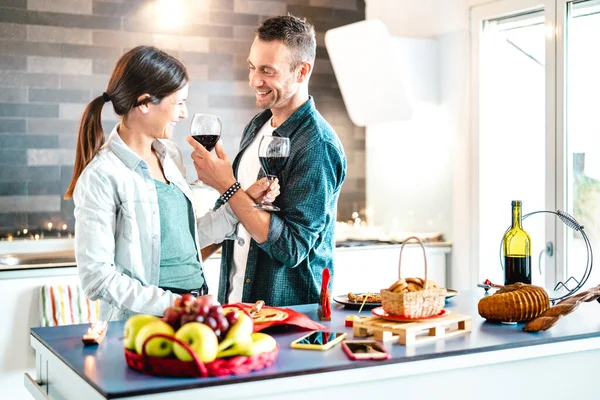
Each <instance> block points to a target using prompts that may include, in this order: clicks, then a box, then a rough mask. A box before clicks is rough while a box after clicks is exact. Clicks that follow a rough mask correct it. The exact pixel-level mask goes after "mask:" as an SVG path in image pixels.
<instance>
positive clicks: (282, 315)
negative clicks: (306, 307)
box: [223, 306, 289, 324]
mask: <svg viewBox="0 0 600 400" xmlns="http://www.w3.org/2000/svg"><path fill="white" fill-rule="evenodd" d="M240 309H241V307H236V306H229V307H223V313H224V314H227V313H228V312H229V311H231V310H240ZM244 310H245V311H247V312H250V307H244ZM288 317H289V314H288V313H287V312H285V311H283V310H280V309H278V308H276V307H266V308H261V309H260V311H259V312H258V313H257V314H256V315H253V316H252V320H253V321H254V323H255V324H265V323H267V322H275V321H285V320H286V319H287V318H288Z"/></svg>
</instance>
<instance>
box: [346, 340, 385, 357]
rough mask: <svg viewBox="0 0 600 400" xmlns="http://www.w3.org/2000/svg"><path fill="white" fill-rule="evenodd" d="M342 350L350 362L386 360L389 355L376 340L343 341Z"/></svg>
mask: <svg viewBox="0 0 600 400" xmlns="http://www.w3.org/2000/svg"><path fill="white" fill-rule="evenodd" d="M342 349H344V352H345V353H346V355H347V356H348V357H349V358H350V359H351V360H387V359H388V358H390V353H388V352H387V350H386V349H385V348H384V347H383V346H382V345H381V344H380V343H379V342H378V341H376V340H344V341H343V342H342Z"/></svg>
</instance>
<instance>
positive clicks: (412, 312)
mask: <svg viewBox="0 0 600 400" xmlns="http://www.w3.org/2000/svg"><path fill="white" fill-rule="evenodd" d="M412 239H414V240H416V241H417V242H418V243H419V245H421V249H423V260H424V263H425V288H424V290H420V291H418V292H408V293H394V292H392V291H390V290H388V289H382V290H381V291H380V292H381V306H382V307H383V309H384V310H385V311H386V312H387V313H388V314H391V315H396V316H402V317H406V318H424V317H431V316H433V315H438V314H439V313H441V312H442V310H443V309H444V305H445V304H446V289H441V288H428V285H429V281H428V280H427V255H426V254H425V246H423V242H421V240H420V239H419V238H418V237H416V236H411V237H409V238H407V239H406V240H404V241H403V242H402V246H401V247H400V259H399V260H398V279H400V278H402V273H401V270H402V251H403V250H404V245H405V244H406V243H408V242H409V241H410V240H412Z"/></svg>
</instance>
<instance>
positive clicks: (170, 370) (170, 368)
mask: <svg viewBox="0 0 600 400" xmlns="http://www.w3.org/2000/svg"><path fill="white" fill-rule="evenodd" d="M155 337H163V338H166V339H170V340H172V341H173V342H175V343H178V344H179V345H181V346H182V347H184V348H185V349H186V350H187V351H188V352H189V353H190V355H191V356H192V361H179V360H178V359H176V358H162V357H151V356H149V355H147V354H146V344H147V343H148V342H149V341H150V339H152V338H155ZM277 352H278V349H277V348H275V349H274V350H273V351H271V352H268V353H261V354H256V355H254V356H251V357H246V356H235V357H231V358H228V359H225V358H219V359H216V360H215V361H213V362H210V363H206V364H205V363H203V362H202V361H200V359H198V356H197V355H196V353H195V352H194V351H193V350H192V349H191V348H190V346H188V344H187V343H185V342H183V341H181V340H179V339H178V338H175V337H172V336H168V335H164V334H162V333H157V334H154V335H151V336H149V337H148V339H146V341H145V342H144V346H143V354H137V353H136V352H135V351H131V350H128V349H125V360H126V361H127V365H128V366H129V367H131V368H133V369H135V370H137V371H140V372H143V373H144V374H148V375H155V376H165V377H180V378H184V377H198V378H200V377H207V376H225V375H239V374H245V373H248V372H252V371H256V370H259V369H263V368H266V367H268V366H269V365H271V364H273V361H275V359H276V358H277Z"/></svg>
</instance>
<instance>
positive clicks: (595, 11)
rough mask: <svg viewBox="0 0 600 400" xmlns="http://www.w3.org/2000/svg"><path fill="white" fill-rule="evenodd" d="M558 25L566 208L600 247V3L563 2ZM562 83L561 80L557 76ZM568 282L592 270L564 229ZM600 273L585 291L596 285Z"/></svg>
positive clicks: (577, 239)
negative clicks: (561, 48) (560, 32)
mask: <svg viewBox="0 0 600 400" xmlns="http://www.w3.org/2000/svg"><path fill="white" fill-rule="evenodd" d="M557 17H558V18H557V21H559V23H561V25H562V22H563V21H564V29H563V31H564V66H565V67H564V92H565V107H564V113H565V114H564V115H565V117H564V139H563V149H562V156H563V158H564V184H563V185H562V189H563V190H562V191H563V199H562V200H563V202H564V209H565V210H566V211H567V212H568V213H569V214H571V215H572V216H573V217H574V218H575V219H576V220H577V221H578V222H579V223H580V224H581V225H583V226H584V232H585V233H586V235H587V237H588V238H589V240H590V244H591V247H592V248H594V249H598V248H599V247H598V245H599V244H600V112H599V110H600V100H599V99H598V95H599V93H600V74H598V71H600V53H599V52H598V49H597V47H598V43H599V42H600V1H598V0H593V1H577V2H566V1H564V0H562V1H559V4H558V7H557ZM558 78H559V79H560V78H561V76H560V75H559V76H558ZM563 236H564V238H563V245H564V246H565V252H564V255H563V260H564V268H563V270H562V271H561V273H562V275H563V277H564V279H570V278H571V279H570V281H569V283H568V286H569V287H570V288H572V287H573V286H574V285H576V284H577V281H581V280H582V279H583V278H584V276H585V274H584V273H585V270H586V267H587V265H588V259H587V248H586V243H585V241H584V238H583V237H582V235H581V234H580V233H578V232H575V231H574V230H572V229H569V228H564V234H563ZM599 281H600V268H596V270H595V271H592V275H591V277H590V278H589V280H588V282H587V284H586V285H585V287H589V286H594V285H597V284H598V283H599Z"/></svg>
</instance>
